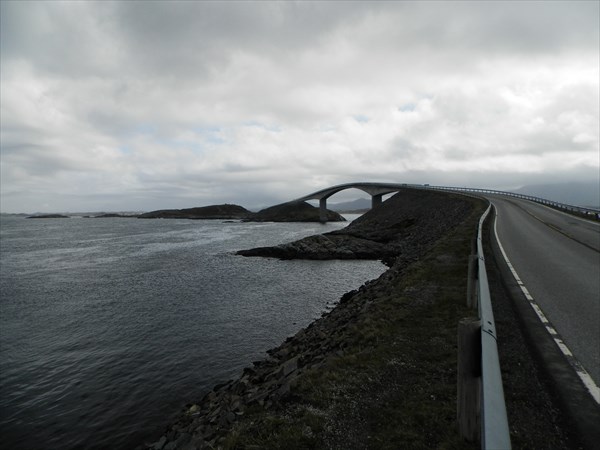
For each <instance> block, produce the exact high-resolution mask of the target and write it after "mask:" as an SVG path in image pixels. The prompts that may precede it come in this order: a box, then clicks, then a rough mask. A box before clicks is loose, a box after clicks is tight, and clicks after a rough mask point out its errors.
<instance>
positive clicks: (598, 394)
mask: <svg viewBox="0 0 600 450" xmlns="http://www.w3.org/2000/svg"><path fill="white" fill-rule="evenodd" d="M492 204H493V203H492ZM494 206H495V205H494ZM497 224H498V212H496V217H494V235H495V236H496V242H497V243H498V247H499V248H500V252H501V253H502V256H503V257H504V260H505V261H506V264H507V265H508V267H509V269H510V271H511V272H512V274H513V277H515V280H516V281H517V284H518V285H519V287H520V288H521V291H522V292H523V294H525V297H526V298H527V300H528V301H529V304H530V305H531V307H532V308H533V310H534V311H535V313H536V314H537V316H538V318H539V319H540V322H542V324H543V325H544V327H545V328H546V331H547V332H548V333H549V334H550V336H552V339H553V340H554V342H555V343H556V345H557V346H558V348H559V349H560V351H561V352H562V353H563V355H565V356H566V357H567V360H568V361H569V363H570V364H571V366H572V367H573V369H575V372H576V373H577V375H578V376H579V378H580V379H581V381H582V383H583V385H584V386H585V387H586V389H587V390H588V392H589V393H590V395H591V396H592V398H593V399H594V400H595V401H596V403H598V404H600V388H599V387H598V386H597V385H596V383H595V382H594V380H593V379H592V377H591V376H590V374H589V373H588V372H587V371H586V370H585V369H584V367H583V366H582V365H581V363H580V362H579V361H578V360H577V358H575V356H573V353H572V352H571V350H570V349H569V347H567V345H566V344H565V343H564V342H563V341H562V339H560V338H559V337H557V336H558V332H557V331H556V330H555V329H554V327H552V326H551V325H550V321H549V320H548V319H547V318H546V315H545V314H544V312H543V311H542V309H541V308H540V307H539V306H538V304H537V303H536V302H535V300H534V299H533V297H532V296H531V294H530V293H529V291H528V290H527V288H526V287H525V284H524V283H523V281H521V278H520V277H519V275H518V274H517V271H516V270H515V268H514V267H513V265H512V263H511V262H510V260H509V259H508V256H507V255H506V252H505V251H504V247H503V246H502V242H500V237H499V236H498V227H497Z"/></svg>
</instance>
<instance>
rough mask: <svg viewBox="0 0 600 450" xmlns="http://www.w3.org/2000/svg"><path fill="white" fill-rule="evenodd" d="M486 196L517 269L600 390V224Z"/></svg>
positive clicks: (527, 202) (518, 201) (505, 246)
mask: <svg viewBox="0 0 600 450" xmlns="http://www.w3.org/2000/svg"><path fill="white" fill-rule="evenodd" d="M486 197H487V198H489V199H490V201H491V202H492V203H493V205H494V206H495V207H496V211H497V215H498V217H497V231H498V237H499V239H500V242H501V244H502V246H503V247H504V250H505V252H506V255H507V257H508V259H509V260H510V262H511V263H512V265H513V267H514V269H515V271H516V272H517V274H518V275H519V277H520V278H521V280H522V282H523V284H524V285H525V286H526V288H527V290H528V291H529V293H530V294H531V296H532V297H533V299H534V301H535V302H536V303H537V304H538V306H539V307H540V308H541V309H542V311H543V313H544V314H545V316H546V317H547V319H548V320H549V321H550V323H551V324H552V325H553V326H554V328H555V329H556V330H557V331H558V333H559V334H560V336H561V337H562V340H563V341H564V343H565V344H566V345H567V347H568V348H569V350H570V351H571V352H572V353H573V355H574V356H575V358H576V359H577V360H578V361H579V363H581V365H582V366H583V367H584V368H585V370H586V371H587V372H588V373H589V375H590V376H591V378H592V379H593V380H594V382H595V384H596V386H600V223H597V222H592V221H588V220H585V219H580V218H578V217H575V216H572V215H568V214H565V213H562V212H559V211H556V210H553V209H551V208H548V207H546V206H543V205H539V204H537V203H533V202H530V201H527V200H521V199H515V198H507V197H501V196H493V195H489V196H486Z"/></svg>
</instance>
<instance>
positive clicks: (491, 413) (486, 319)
mask: <svg viewBox="0 0 600 450" xmlns="http://www.w3.org/2000/svg"><path fill="white" fill-rule="evenodd" d="M491 208H492V206H491V205H489V206H488V208H487V209H486V211H485V212H484V213H483V215H482V216H481V218H480V219H479V227H478V230H477V261H478V268H477V271H478V279H479V283H478V288H477V298H478V302H477V303H478V309H479V319H480V320H481V397H480V398H481V448H483V449H510V448H511V445H510V432H509V429H508V419H507V416H506V404H505V402H504V389H503V387H502V374H501V372H500V360H499V358H498V347H497V345H496V340H497V336H496V324H495V322H494V312H493V311H492V301H491V296H490V289H489V285H488V278H487V272H486V267H485V256H484V253H483V241H482V228H483V223H484V221H485V219H486V217H487V216H488V214H489V212H490V210H491Z"/></svg>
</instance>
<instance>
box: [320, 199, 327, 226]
mask: <svg viewBox="0 0 600 450" xmlns="http://www.w3.org/2000/svg"><path fill="white" fill-rule="evenodd" d="M319 221H320V222H321V223H327V199H326V198H321V199H319Z"/></svg>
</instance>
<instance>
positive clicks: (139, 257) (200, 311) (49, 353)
mask: <svg viewBox="0 0 600 450" xmlns="http://www.w3.org/2000/svg"><path fill="white" fill-rule="evenodd" d="M354 217H356V216H352V217H349V218H354ZM345 225H346V224H343V223H328V224H326V225H321V224H314V223H313V224H301V223H288V224H285V223H241V222H233V223H226V222H223V221H216V220H212V221H211V220H201V221H191V220H164V219H163V220H161V219H152V220H141V219H129V218H126V219H122V218H106V219H86V218H71V219H35V220H33V219H25V218H23V217H19V216H7V215H3V216H1V217H0V442H1V443H0V447H2V448H7V449H41V448H43V449H76V448H82V449H83V448H85V449H96V448H97V449H100V448H103V449H105V448H111V449H121V448H123V449H127V448H129V449H130V448H134V447H136V446H137V445H139V444H141V443H143V442H152V441H153V440H156V439H158V437H160V434H161V432H162V431H163V430H164V427H165V426H166V425H168V423H169V422H170V420H171V419H173V418H174V417H175V416H176V415H177V413H179V412H180V411H181V408H182V407H183V406H184V405H185V404H186V403H188V402H193V401H197V400H199V399H200V398H201V397H202V396H203V395H204V393H206V392H207V391H208V390H210V389H211V388H212V387H213V386H214V385H215V384H218V383H221V382H224V381H227V380H228V379H230V378H234V377H237V376H238V375H239V374H240V373H241V370H242V369H243V368H244V367H246V366H249V365H250V364H251V362H252V361H255V360H257V359H262V358H263V357H264V356H265V351H266V350H268V349H269V348H272V347H275V346H277V345H279V344H280V343H281V342H282V341H283V340H284V339H285V338H286V337H288V336H290V335H293V334H295V333H296V332H297V331H298V330H299V329H300V328H302V327H305V326H306V325H308V324H309V323H310V322H311V321H312V320H314V319H315V318H318V317H319V316H320V315H321V313H322V312H324V311H326V310H327V309H328V308H331V307H332V304H333V303H334V302H336V301H337V300H338V299H339V298H340V296H341V295H342V294H343V293H345V292H347V291H349V290H351V289H356V288H358V287H359V286H360V285H361V284H363V283H364V282H365V281H367V280H370V279H373V278H377V277H378V276H379V275H380V274H381V273H382V272H383V271H384V270H385V266H384V265H383V264H381V263H379V262H377V261H279V260H276V259H270V258H244V257H241V256H236V255H235V254H234V252H235V251H236V250H240V249H245V248H252V247H257V246H266V245H276V244H280V243H283V242H289V241H292V240H295V239H299V238H301V237H304V236H308V235H312V234H316V233H323V232H326V231H331V230H334V229H338V228H341V227H343V226H345Z"/></svg>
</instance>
